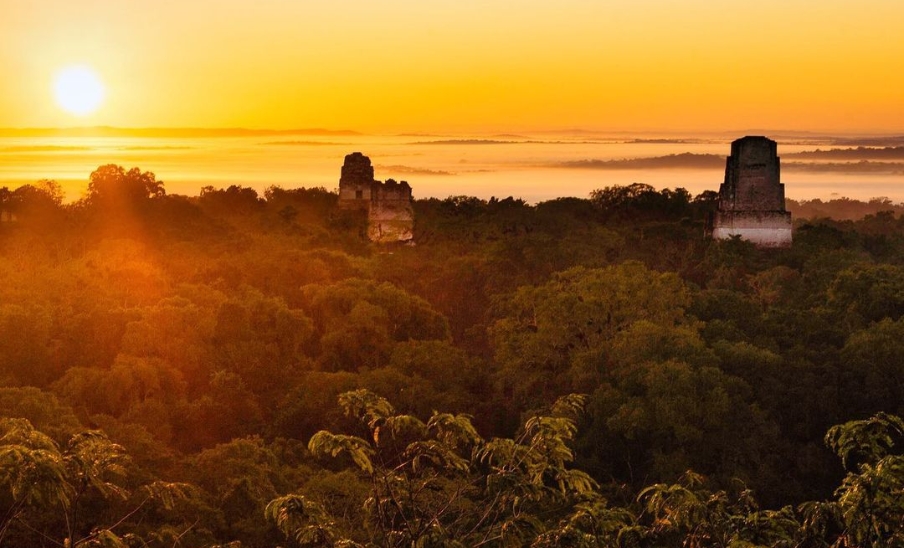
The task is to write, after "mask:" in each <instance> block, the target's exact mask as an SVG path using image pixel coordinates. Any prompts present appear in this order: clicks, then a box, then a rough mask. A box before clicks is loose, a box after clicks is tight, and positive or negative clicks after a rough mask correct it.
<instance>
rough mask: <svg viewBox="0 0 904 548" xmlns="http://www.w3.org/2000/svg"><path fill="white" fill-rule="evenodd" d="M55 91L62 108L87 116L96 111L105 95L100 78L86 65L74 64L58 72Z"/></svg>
mask: <svg viewBox="0 0 904 548" xmlns="http://www.w3.org/2000/svg"><path fill="white" fill-rule="evenodd" d="M53 91H54V96H55V97H56V102H57V104H58V105H59V106H60V108H62V109H63V110H65V111H66V112H68V113H70V114H74V115H76V116H86V115H88V114H91V113H92V112H94V111H96V110H97V109H98V108H100V105H101V103H103V100H104V95H105V90H104V85H103V83H101V81H100V78H98V76H97V74H96V73H95V72H94V71H93V70H91V69H90V68H89V67H86V66H84V65H73V66H70V67H66V68H64V69H62V70H61V71H60V72H58V73H57V75H56V78H55V80H54V83H53Z"/></svg>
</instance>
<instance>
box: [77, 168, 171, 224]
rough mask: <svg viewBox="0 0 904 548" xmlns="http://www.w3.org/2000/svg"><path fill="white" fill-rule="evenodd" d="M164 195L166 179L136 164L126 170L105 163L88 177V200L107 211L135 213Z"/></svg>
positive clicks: (122, 213) (127, 214) (125, 214)
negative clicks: (159, 178) (141, 168)
mask: <svg viewBox="0 0 904 548" xmlns="http://www.w3.org/2000/svg"><path fill="white" fill-rule="evenodd" d="M165 195H166V190H164V187H163V181H158V180H157V178H156V177H155V176H154V174H153V173H151V172H150V171H141V170H140V169H139V168H137V167H133V168H132V169H130V170H128V171H126V170H125V168H123V167H122V166H118V165H116V164H106V165H103V166H100V167H98V168H97V169H96V170H94V171H93V172H91V175H90V176H89V178H88V196H87V201H88V203H89V204H91V205H93V206H96V207H100V208H102V209H104V210H107V212H108V213H115V214H119V215H124V216H129V215H135V214H137V213H139V212H140V211H141V210H142V209H143V208H144V207H145V206H146V205H147V204H148V202H149V201H150V200H152V199H155V198H162V197H163V196H165Z"/></svg>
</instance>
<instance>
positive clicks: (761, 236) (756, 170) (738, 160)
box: [712, 136, 791, 247]
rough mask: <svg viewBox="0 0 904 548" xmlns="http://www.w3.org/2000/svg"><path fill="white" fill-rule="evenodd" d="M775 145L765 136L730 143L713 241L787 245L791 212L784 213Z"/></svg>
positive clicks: (775, 245)
mask: <svg viewBox="0 0 904 548" xmlns="http://www.w3.org/2000/svg"><path fill="white" fill-rule="evenodd" d="M777 149H778V147H777V145H776V143H775V141H773V140H772V139H767V138H766V137H751V136H748V137H743V138H741V139H738V140H736V141H734V142H733V143H731V156H729V157H728V161H727V162H726V166H725V182H724V183H722V186H721V187H719V209H718V210H717V211H716V213H715V215H714V217H713V221H712V236H713V238H717V239H721V240H725V239H728V238H731V237H732V236H740V237H741V238H743V239H745V240H749V241H751V242H753V243H754V244H756V245H757V246H759V247H788V246H790V245H791V213H789V212H788V211H785V185H783V184H782V183H781V182H780V172H779V157H778V152H777Z"/></svg>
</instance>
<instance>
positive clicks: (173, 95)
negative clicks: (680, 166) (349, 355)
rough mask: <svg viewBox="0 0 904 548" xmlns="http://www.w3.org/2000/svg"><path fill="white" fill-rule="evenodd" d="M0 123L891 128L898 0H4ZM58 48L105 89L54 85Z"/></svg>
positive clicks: (901, 16)
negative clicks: (63, 99) (65, 103)
mask: <svg viewBox="0 0 904 548" xmlns="http://www.w3.org/2000/svg"><path fill="white" fill-rule="evenodd" d="M2 13H3V16H2V18H0V77H2V79H0V82H2V84H0V86H2V94H0V127H48V126H83V125H112V126H127V127H147V126H155V127H159V126H205V127H230V126H241V127H254V128H264V127H266V128H291V127H297V128H302V127H326V128H334V129H338V128H347V129H356V130H360V131H389V132H398V131H456V130H457V131H505V130H513V131H515V130H519V129H520V130H530V129H554V128H576V127H580V128H585V129H600V130H682V131H693V130H720V131H721V130H739V129H751V128H763V129H793V130H809V131H860V132H902V131H904V70H902V59H904V33H902V32H901V30H900V27H901V24H902V21H904V2H902V1H901V0H859V1H853V0H851V1H847V0H845V1H842V0H820V1H819V2H816V1H814V0H760V1H758V2H752V1H748V2H739V1H734V0H731V1H727V0H720V1H715V0H681V1H679V0H671V1H667V0H557V1H556V2H551V1H549V0H454V1H452V0H429V1H426V0H380V1H373V0H331V1H329V2H323V1H316V2H315V1H313V0H311V1H308V0H254V1H250V0H156V1H147V0H79V1H77V2H75V1H72V0H29V1H27V2H26V1H18V0H3V8H2ZM71 64H83V65H88V66H90V67H93V68H94V70H95V71H97V72H98V74H99V75H100V77H101V78H102V79H103V81H104V83H105V85H106V88H107V98H106V101H105V103H104V104H103V106H102V107H101V109H100V110H99V111H97V112H96V113H94V114H91V115H88V116H85V117H81V118H79V117H75V116H73V115H70V114H66V113H65V112H63V111H61V110H60V109H59V107H57V106H56V104H55V103H54V101H53V98H52V90H51V87H52V80H53V77H54V74H55V73H56V72H57V71H59V70H60V69H61V68H63V67H65V66H67V65H71Z"/></svg>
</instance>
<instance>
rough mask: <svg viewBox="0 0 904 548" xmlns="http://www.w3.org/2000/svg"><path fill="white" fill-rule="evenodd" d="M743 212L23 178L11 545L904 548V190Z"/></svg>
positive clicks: (2, 508)
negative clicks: (352, 200) (374, 224)
mask: <svg viewBox="0 0 904 548" xmlns="http://www.w3.org/2000/svg"><path fill="white" fill-rule="evenodd" d="M330 138H337V139H338V138H340V136H336V137H333V136H330ZM851 146H859V145H856V144H852V145H851ZM878 150H881V151H882V152H879V151H878ZM811 157H813V158H816V159H825V160H831V161H841V160H852V159H853V160H856V161H860V160H864V161H869V162H873V161H884V160H886V159H900V149H899V147H897V148H884V149H875V150H874V149H870V150H869V151H868V152H863V149H859V148H852V149H847V150H833V151H824V152H820V153H819V154H817V153H813V154H812V155H811ZM801 158H802V159H803V158H804V157H803V156H801ZM807 158H810V157H807ZM692 159H693V160H694V161H697V160H698V159H697V158H692ZM719 159H720V162H723V163H724V158H723V157H719ZM703 160H704V161H709V159H708V158H706V157H704V158H703ZM786 165H787V164H786ZM394 167H399V166H394ZM644 167H648V166H644ZM411 173H416V171H411ZM716 200H717V194H716V193H715V192H712V191H707V192H703V193H700V194H698V195H692V194H691V193H689V192H688V191H687V190H685V189H683V188H666V189H663V190H656V189H654V188H653V187H651V186H647V185H644V184H634V185H630V186H608V187H602V188H599V189H598V190H595V191H594V192H592V193H591V194H590V196H589V197H587V198H559V199H554V200H548V201H541V202H539V203H536V204H530V203H527V202H526V201H524V200H521V199H518V198H514V197H508V198H491V199H488V200H484V199H480V198H475V197H470V196H452V197H449V198H446V199H437V198H430V199H420V200H416V201H415V202H414V211H415V230H414V234H415V240H414V242H413V245H375V244H371V243H369V242H368V241H367V239H366V237H365V234H366V226H365V224H366V218H365V217H364V216H362V215H361V214H360V213H359V212H355V211H345V210H341V209H339V208H337V201H338V196H337V194H336V193H334V192H332V191H328V190H326V189H324V188H280V187H277V186H273V187H270V188H267V189H266V190H265V191H264V192H258V191H256V190H254V189H252V188H250V187H244V186H229V187H227V188H215V187H213V186H206V187H204V188H202V189H201V191H200V194H199V195H198V196H183V195H176V194H169V193H167V189H166V185H165V183H164V182H163V181H160V180H158V179H157V178H156V176H155V175H154V174H153V173H151V172H149V171H144V170H142V169H140V168H132V169H126V168H123V167H120V166H118V165H113V164H109V165H104V166H100V167H99V168H98V169H97V170H96V171H94V172H93V173H92V174H91V176H90V179H89V183H88V190H87V192H86V194H85V195H84V197H82V198H81V199H79V200H76V201H73V202H69V203H64V200H63V193H62V190H61V188H60V186H59V185H58V184H57V183H55V182H54V181H51V180H43V181H39V182H36V183H33V184H30V185H25V186H21V187H18V188H14V189H11V188H6V187H3V188H0V546H4V547H7V546H9V547H51V546H67V547H70V548H75V547H79V546H82V547H89V546H91V547H94V546H104V547H109V546H115V547H130V548H132V547H145V546H148V547H158V546H159V547H175V546H187V547H195V546H198V547H201V546H207V547H213V546H223V547H226V546H228V547H230V548H239V547H255V548H256V547H261V548H263V547H274V546H287V547H288V546H305V547H314V546H318V547H326V546H336V547H338V546H345V547H349V546H362V547H363V546H379V547H384V546H393V547H395V546H398V547H402V546H406V547H410V546H448V547H452V546H461V547H463V546H468V547H471V546H488V547H489V546H500V547H501V546H532V547H553V546H574V547H591V546H599V547H635V546H636V547H663V546H665V547H671V546H674V547H680V546H696V547H709V546H713V547H715V546H732V547H753V546H773V547H829V546H837V547H850V548H853V547H868V546H870V547H872V546H875V547H879V546H888V547H891V546H902V545H904V532H902V531H901V527H900V524H901V523H902V522H904V499H902V497H901V496H900V495H901V492H902V489H904V456H902V453H901V447H902V446H901V442H902V441H904V421H902V419H900V418H899V417H901V416H904V363H902V361H901V356H902V355H904V318H902V316H904V261H902V257H904V218H902V216H901V214H902V210H904V205H902V204H899V203H894V202H892V201H890V200H888V199H883V198H877V199H874V200H871V201H857V200H850V199H844V198H838V199H832V200H827V201H823V200H815V199H814V200H797V201H795V200H788V201H787V207H788V210H789V211H791V212H792V215H793V216H794V243H793V246H792V247H790V248H788V249H772V250H765V249H758V248H756V247H754V246H753V245H752V244H750V243H749V242H746V241H743V240H739V239H733V240H727V241H714V240H709V239H706V238H704V236H703V235H704V223H705V219H706V217H707V214H708V213H709V212H711V211H713V209H714V207H715V204H716Z"/></svg>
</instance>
